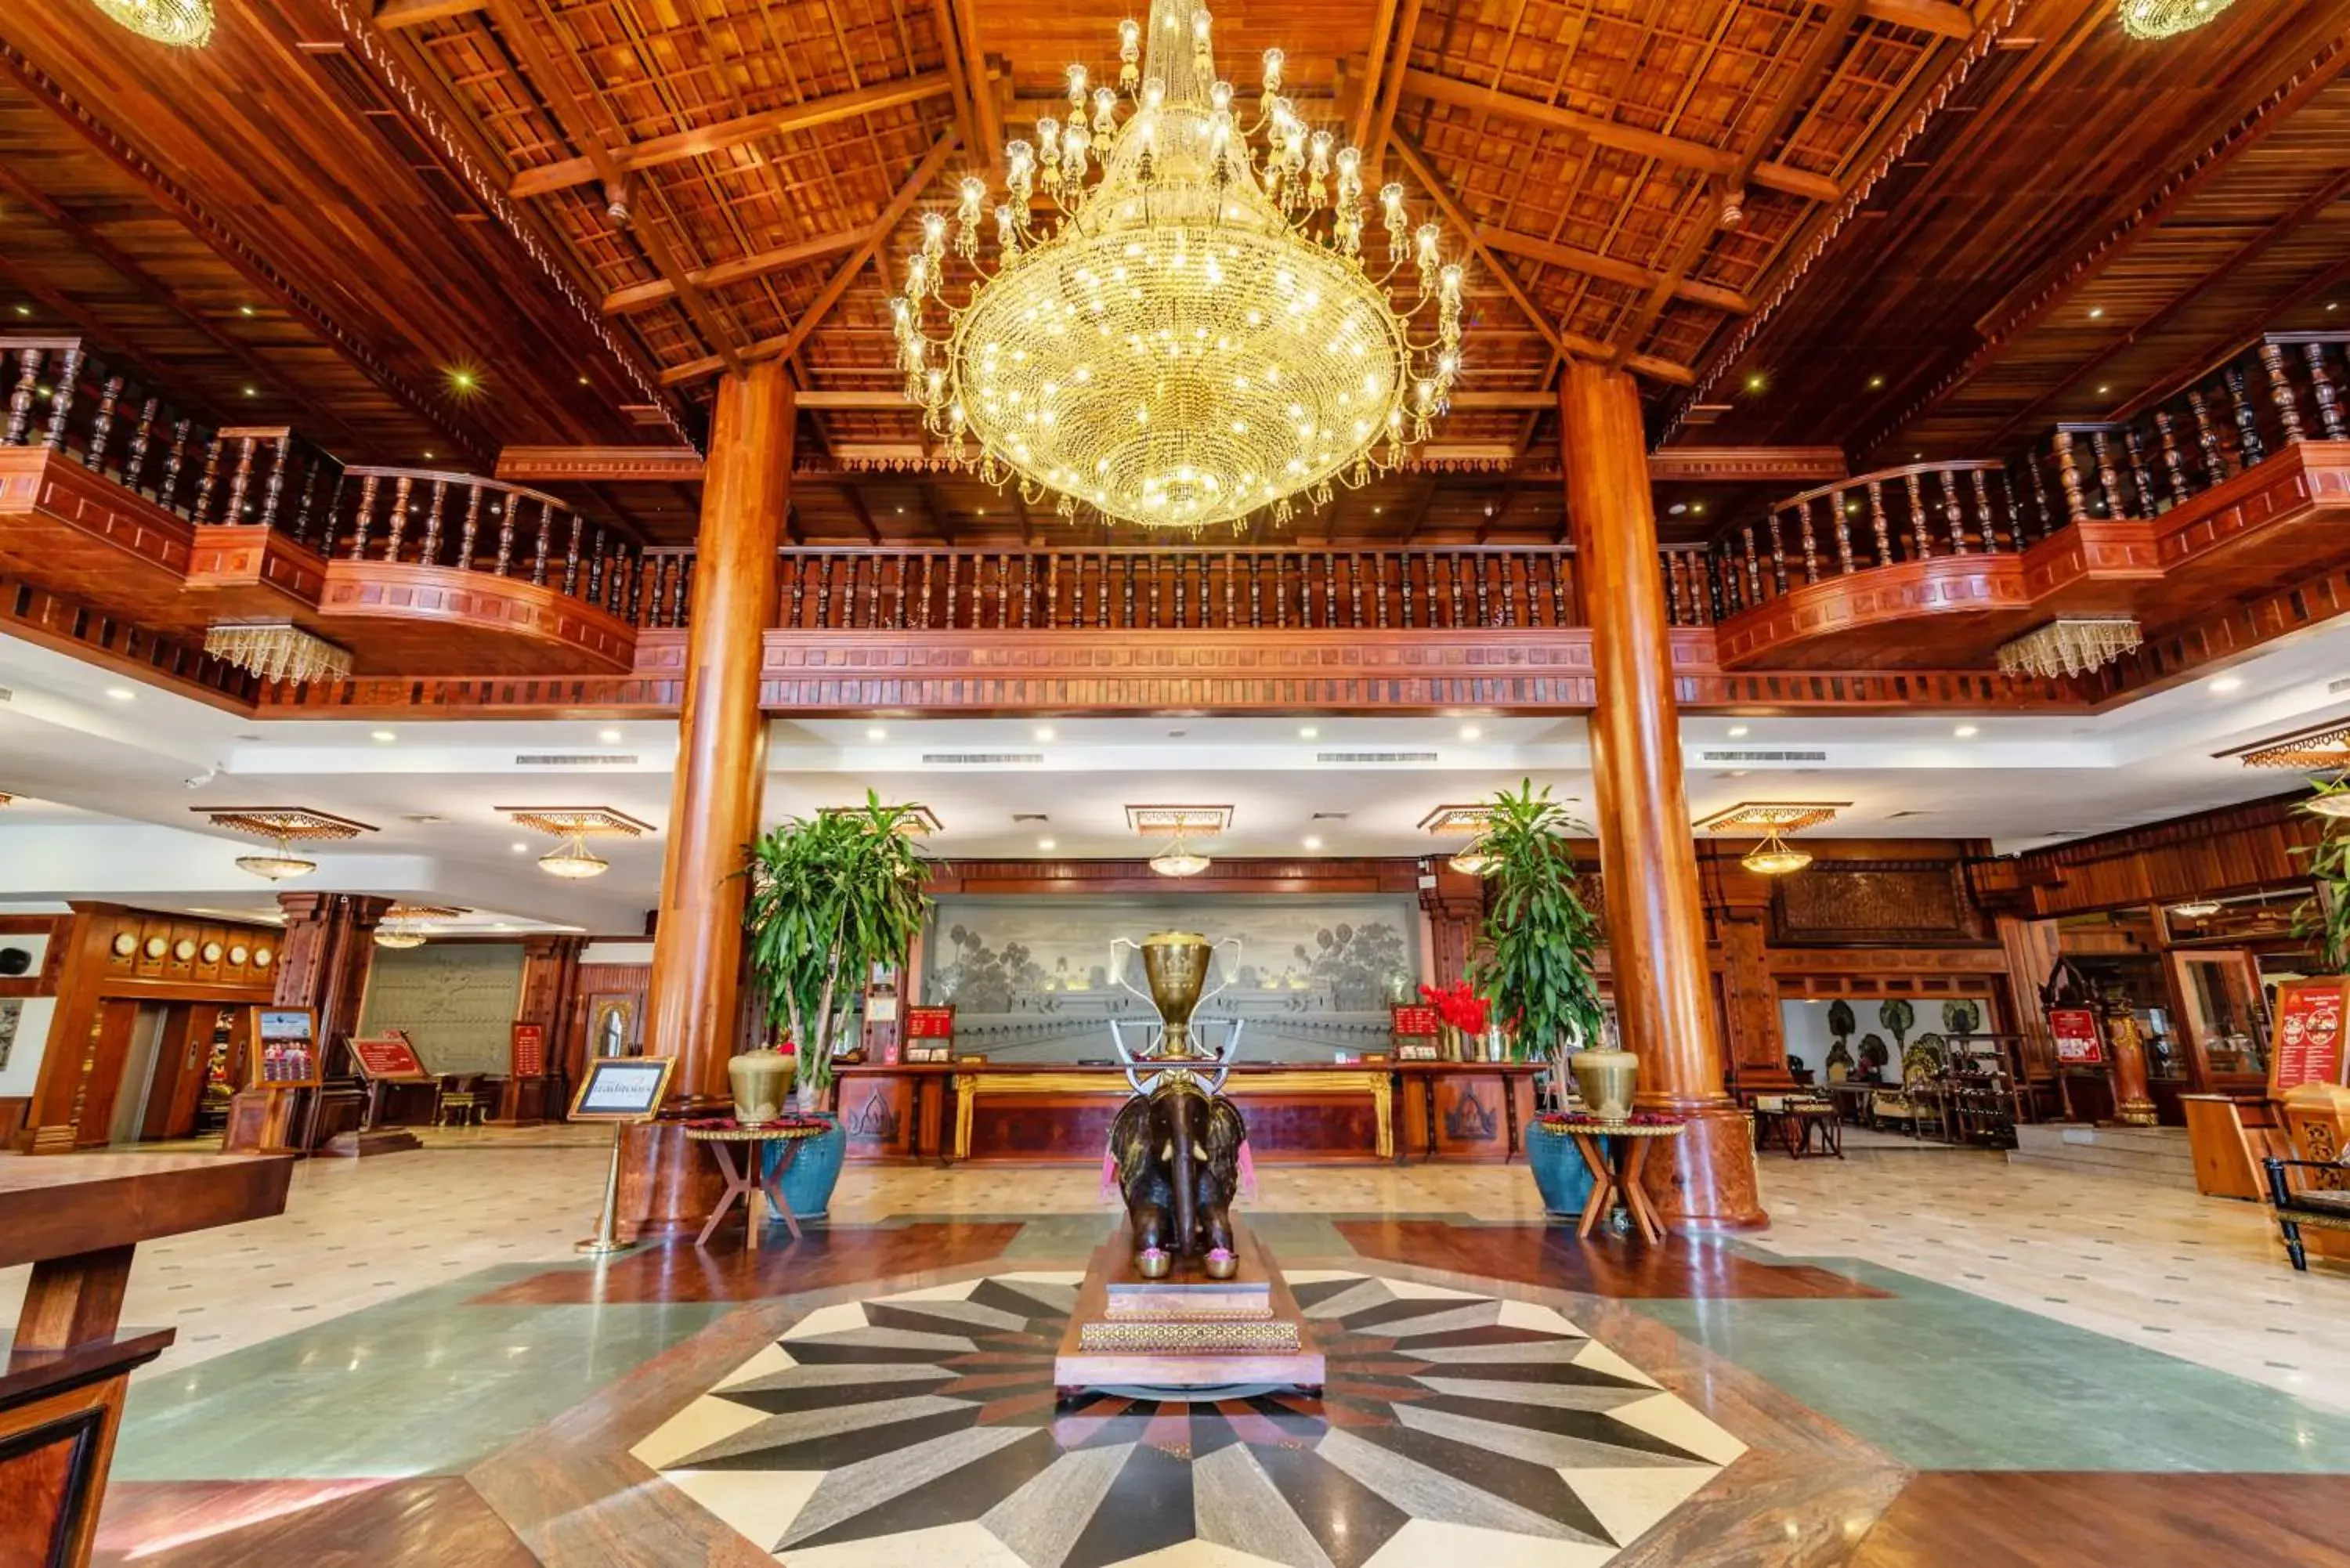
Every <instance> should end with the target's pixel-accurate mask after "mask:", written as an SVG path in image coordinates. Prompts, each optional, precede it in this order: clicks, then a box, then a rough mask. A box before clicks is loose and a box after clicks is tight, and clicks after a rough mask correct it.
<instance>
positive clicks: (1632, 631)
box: [1559, 359, 1768, 1227]
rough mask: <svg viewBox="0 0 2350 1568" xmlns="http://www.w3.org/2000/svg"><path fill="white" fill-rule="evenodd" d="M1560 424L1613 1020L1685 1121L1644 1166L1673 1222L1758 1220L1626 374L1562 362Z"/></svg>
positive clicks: (1646, 1088) (1646, 1083) (1649, 1081)
mask: <svg viewBox="0 0 2350 1568" xmlns="http://www.w3.org/2000/svg"><path fill="white" fill-rule="evenodd" d="M1559 417H1560V422H1561V438H1560V445H1561V447H1562V448H1563V450H1564V455H1565V467H1566V502H1567V510H1568V513H1569V514H1570V516H1571V517H1572V519H1573V524H1574V530H1575V579H1576V584H1577V587H1578V588H1579V589H1580V591H1581V594H1582V597H1583V602H1584V606H1585V610H1586V616H1587V617H1588V618H1589V620H1590V623H1591V661H1592V670H1593V673H1594V675H1595V676H1596V680H1597V683H1598V689H1599V691H1598V705H1597V706H1596V708H1595V709H1594V710H1593V711H1592V715H1591V772H1592V790H1593V795H1594V802H1593V804H1594V805H1595V807H1596V815H1597V817H1598V825H1597V826H1598V833H1599V863H1600V869H1601V871H1602V873H1603V874H1604V877H1605V879H1606V885H1607V945H1608V950H1609V953H1610V956H1611V958H1612V960H1613V967H1614V971H1615V985H1616V1006H1617V1017H1618V1019H1619V1021H1620V1023H1621V1025H1622V1030H1623V1041H1624V1046H1625V1048H1626V1049H1627V1050H1628V1051H1631V1052H1633V1053H1634V1054H1637V1055H1638V1057H1639V1058H1640V1092H1639V1102H1638V1103H1639V1105H1640V1106H1641V1108H1642V1109H1645V1110H1653V1111H1664V1112H1669V1113H1672V1114H1675V1115H1678V1116H1682V1117H1684V1118H1686V1119H1687V1121H1688V1130H1687V1131H1686V1132H1685V1133H1683V1135H1682V1136H1681V1137H1678V1138H1675V1139H1674V1140H1673V1141H1672V1143H1671V1144H1670V1145H1669V1147H1671V1148H1672V1150H1673V1158H1672V1159H1671V1160H1670V1161H1669V1162H1668V1161H1665V1160H1661V1159H1652V1160H1651V1161H1650V1162H1649V1165H1648V1175H1649V1185H1650V1187H1651V1189H1652V1191H1653V1194H1654V1196H1655V1198H1656V1199H1657V1204H1658V1209H1659V1212H1660V1213H1661V1214H1662V1215H1663V1216H1664V1217H1665V1219H1666V1220H1668V1221H1669V1222H1671V1223H1674V1224H1676V1225H1681V1226H1700V1227H1711V1226H1752V1225H1760V1224H1763V1222H1764V1221H1765V1220H1767V1218H1768V1216H1766V1215H1765V1214H1764V1213H1763V1204H1762V1199H1761V1198H1760V1196H1759V1195H1758V1194H1757V1192H1756V1190H1755V1177H1754V1147H1753V1139H1752V1136H1751V1134H1750V1132H1749V1130H1748V1125H1747V1121H1746V1117H1745V1116H1744V1115H1743V1114H1742V1112H1740V1111H1739V1109H1738V1108H1737V1106H1734V1105H1733V1104H1731V1099H1730V1096H1729V1095H1728V1094H1727V1093H1726V1092H1725V1089H1724V1085H1723V1072H1722V1055H1721V1039H1720V1037H1719V1035H1718V1033H1717V1032H1716V1030H1715V1026H1714V1012H1713V997H1712V986H1711V977H1710V976H1709V974H1708V972H1707V967H1706V950H1705V918H1704V907H1703V904H1702V903H1701V901H1700V895H1699V891H1698V879H1697V846H1696V845H1695V843H1694V842H1693V840H1692V838H1691V836H1690V819H1689V803H1688V799H1687V797H1686V795H1685V794H1684V793H1683V790H1682V786H1681V754H1680V715H1679V706H1678V704H1677V702H1676V701H1675V699H1674V695H1673V668H1672V647H1671V642H1670V639H1669V629H1668V628H1669V621H1668V618H1667V613H1666V605H1665V585H1664V575H1663V571H1662V568H1661V567H1660V566H1659V561H1658V556H1657V518H1656V511H1655V507H1654V504H1653V503H1652V501H1651V499H1650V497H1649V493H1648V443H1647V441H1646V438H1645V436H1644V434H1643V432H1642V430H1641V426H1640V399H1639V394H1638V391H1636V390H1635V389H1634V387H1633V384H1632V379H1631V377H1629V376H1627V375H1626V374H1624V373H1623V372H1621V371H1617V370H1607V369H1600V368H1599V367H1597V366H1595V365H1589V364H1586V363H1583V362H1581V361H1578V360H1574V359H1569V360H1568V361H1567V365H1566V370H1565V376H1564V378H1563V379H1562V380H1561V382H1560V385H1559Z"/></svg>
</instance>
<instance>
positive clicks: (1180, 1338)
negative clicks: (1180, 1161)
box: [1053, 1220, 1324, 1397]
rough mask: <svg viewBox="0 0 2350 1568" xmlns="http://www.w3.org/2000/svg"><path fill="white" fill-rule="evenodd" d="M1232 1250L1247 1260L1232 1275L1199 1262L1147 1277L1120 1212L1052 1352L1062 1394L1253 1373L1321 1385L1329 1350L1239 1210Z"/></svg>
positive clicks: (1189, 1383)
mask: <svg viewBox="0 0 2350 1568" xmlns="http://www.w3.org/2000/svg"><path fill="white" fill-rule="evenodd" d="M1232 1250H1233V1251H1234V1252H1235V1253H1236V1254H1238V1259H1239V1268H1238V1269H1237V1270H1236V1271H1235V1272H1234V1273H1233V1275H1232V1278H1231V1279H1229V1280H1212V1279H1210V1278H1209V1277H1208V1275H1207V1272H1206V1271H1205V1270H1204V1269H1203V1268H1201V1265H1200V1264H1199V1263H1197V1262H1183V1263H1180V1264H1179V1265H1178V1267H1177V1269H1176V1271H1175V1272H1173V1273H1171V1274H1170V1275H1169V1276H1168V1277H1167V1278H1165V1279H1163V1280H1146V1279H1144V1278H1142V1277H1141V1276H1140V1275H1139V1274H1138V1273H1136V1272H1134V1238H1133V1235H1132V1233H1131V1232H1130V1231H1129V1230H1128V1226H1127V1223H1126V1222H1125V1221H1123V1220H1121V1221H1119V1223H1118V1233H1117V1234H1116V1235H1114V1236H1112V1237H1111V1238H1110V1239H1109V1241H1107V1242H1105V1243H1104V1244H1103V1245H1102V1246H1100V1247H1099V1248H1097V1249H1096V1251H1095V1252H1094V1256H1093V1263H1092V1266H1091V1267H1089V1268H1087V1270H1086V1281H1085V1283H1084V1285H1083V1286H1081V1287H1080V1288H1079V1290H1078V1292H1077V1309H1076V1312H1074V1313H1072V1314H1069V1326H1068V1329H1067V1331H1066V1333H1065V1334H1062V1336H1061V1353H1060V1355H1057V1356H1055V1358H1054V1360H1053V1381H1054V1383H1055V1385H1057V1386H1059V1388H1060V1389H1061V1392H1062V1394H1063V1395H1064V1396H1065V1397H1066V1396H1067V1395H1070V1394H1074V1393H1076V1391H1078V1390H1080V1389H1086V1388H1124V1387H1142V1388H1222V1387H1228V1386H1232V1385H1235V1384H1250V1383H1271V1384H1281V1385H1288V1386H1295V1387H1299V1388H1304V1389H1306V1390H1308V1391H1311V1392H1317V1393H1318V1392H1319V1391H1320V1390H1321V1387H1322V1381H1323V1377H1324V1362H1323V1357H1322V1353H1321V1351H1319V1350H1317V1349H1316V1348H1315V1345H1314V1335H1313V1332H1312V1330H1311V1328H1310V1327H1309V1326H1308V1325H1307V1324H1306V1321H1305V1314H1304V1313H1303V1312H1301V1311H1299V1310H1298V1306H1297V1299H1296V1298H1295V1296H1293V1295H1291V1294H1290V1293H1289V1284H1288V1282H1287V1281H1285V1280H1284V1279H1283V1278H1282V1277H1281V1269H1280V1266H1279V1265H1278V1264H1276V1263H1275V1262H1274V1261H1273V1254H1272V1253H1270V1252H1268V1251H1265V1250H1264V1249H1263V1247H1261V1246H1259V1245H1258V1244H1257V1240H1256V1238H1255V1236H1253V1235H1252V1234H1251V1233H1250V1231H1249V1230H1248V1227H1247V1226H1245V1225H1243V1224H1242V1223H1241V1222H1240V1221H1239V1220H1234V1221H1233V1222H1232ZM1220 1341H1221V1342H1225V1343H1219V1342H1220Z"/></svg>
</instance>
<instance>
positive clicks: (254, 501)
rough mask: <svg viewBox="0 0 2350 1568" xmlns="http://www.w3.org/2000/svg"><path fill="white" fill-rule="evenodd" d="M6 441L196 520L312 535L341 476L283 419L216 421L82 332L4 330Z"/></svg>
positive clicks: (1, 417) (2, 432) (0, 356)
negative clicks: (114, 359) (178, 404)
mask: <svg viewBox="0 0 2350 1568" xmlns="http://www.w3.org/2000/svg"><path fill="white" fill-rule="evenodd" d="M0 388H5V398H6V403H5V410H6V411H5V414H0V446H33V447H44V448H47V450H49V451H51V452H57V453H58V454H59V455H61V456H65V457H69V458H71V459H73V460H74V461H75V462H79V463H80V464H82V465H83V466H84V467H86V468H88V469H89V470H90V471H92V472H96V473H100V474H104V475H105V476H106V477H108V478H109V479H111V480H114V481H115V482H116V483H120V484H121V485H123V486H124V487H126V488H128V489H130V490H134V491H137V492H138V493H140V494H141V495H144V496H146V497H147V498H148V499H150V500H151V501H153V502H155V503H156V504H158V505H160V506H161V507H163V508H164V509H165V510H166V511H169V512H172V513H175V514H178V515H179V516H181V517H183V518H185V519H187V520H188V521H189V522H191V523H196V524H259V525H261V526H264V527H267V528H274V529H276V530H278V531H280V532H282V533H285V534H288V535H292V536H294V537H295V538H296V539H299V540H304V541H305V542H307V537H306V535H307V534H308V533H309V532H311V531H312V530H314V529H317V528H318V527H320V526H322V525H323V523H322V519H323V509H324V505H325V496H326V495H327V494H328V493H331V492H332V491H333V490H334V488H335V486H336V485H337V484H338V483H339V482H340V479H341V473H342V468H341V465H340V464H339V463H338V462H336V461H335V460H334V459H333V458H332V457H329V456H328V455H327V454H326V453H325V452H321V451H319V450H318V449H317V448H316V447H314V446H312V445H311V444H310V443H309V442H307V441H304V440H303V439H302V438H301V437H299V436H296V434H295V433H294V432H293V431H290V430H288V429H286V428H285V427H283V426H259V425H249V426H224V427H220V428H217V429H215V428H213V427H210V426H207V425H204V424H203V423H202V422H200V421H197V420H195V419H193V418H192V417H190V416H189V415H188V414H186V413H185V412H184V411H182V410H179V409H177V408H175V407H173V406H172V404H171V403H170V402H169V401H168V400H166V399H164V398H163V397H162V396H161V394H159V393H157V392H155V391H153V390H151V389H148V388H146V387H144V386H142V385H140V383H139V382H138V381H137V380H136V379H134V378H132V377H130V376H129V375H126V374H124V373H123V372H120V371H119V370H116V369H113V368H112V367H110V366H109V365H108V364H107V363H106V362H105V361H104V360H103V359H101V358H99V357H98V356H96V355H94V354H92V353H91V352H90V351H89V350H88V348H87V347H86V346H85V345H84V344H83V343H82V341H81V340H80V339H79V338H76V337H0Z"/></svg>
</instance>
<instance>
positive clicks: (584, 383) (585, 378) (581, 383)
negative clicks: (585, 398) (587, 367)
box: [579, 376, 587, 387]
mask: <svg viewBox="0 0 2350 1568" xmlns="http://www.w3.org/2000/svg"><path fill="white" fill-rule="evenodd" d="M579 384H580V385H581V386H583V387H584V386H586V385H587V377H585V376H582V377H580V378H579Z"/></svg>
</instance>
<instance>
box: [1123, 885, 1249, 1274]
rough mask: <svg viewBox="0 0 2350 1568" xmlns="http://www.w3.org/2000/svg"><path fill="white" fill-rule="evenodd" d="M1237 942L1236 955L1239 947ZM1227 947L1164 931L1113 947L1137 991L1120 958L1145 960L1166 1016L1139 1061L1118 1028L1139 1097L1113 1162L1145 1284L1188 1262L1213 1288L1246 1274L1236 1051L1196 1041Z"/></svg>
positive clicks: (1126, 1112)
mask: <svg viewBox="0 0 2350 1568" xmlns="http://www.w3.org/2000/svg"><path fill="white" fill-rule="evenodd" d="M1230 940H1232V941H1233V943H1234V945H1235V946H1237V943H1238V939H1236V938H1235V939H1230ZM1218 945H1219V944H1214V943H1211V942H1210V941H1209V940H1208V939H1207V938H1205V937H1202V936H1199V935H1196V934H1194V933H1192V932H1190V931H1160V932H1159V933H1158V934H1157V935H1155V936H1149V937H1145V938H1144V939H1143V940H1140V941H1139V942H1136V941H1130V940H1128V939H1126V938H1124V937H1116V938H1113V939H1111V941H1110V945H1109V958H1110V972H1111V974H1113V975H1115V976H1116V977H1117V978H1118V983H1119V984H1120V985H1122V986H1125V987H1126V989H1128V991H1134V990H1135V988H1134V986H1133V985H1132V984H1131V983H1130V982H1129V981H1128V980H1127V979H1126V966H1125V963H1124V961H1123V960H1124V954H1123V953H1122V952H1121V951H1120V950H1121V949H1126V948H1131V949H1133V950H1135V951H1136V952H1138V953H1139V954H1140V955H1141V958H1142V974H1143V979H1144V980H1145V981H1147V982H1148V983H1149V987H1150V990H1149V1001H1150V1004H1151V1006H1153V1007H1154V1008H1156V1009H1158V1012H1159V1038H1158V1039H1157V1040H1156V1041H1154V1042H1153V1043H1151V1044H1150V1045H1149V1047H1148V1048H1146V1049H1145V1050H1144V1051H1142V1052H1141V1053H1139V1054H1137V1053H1134V1052H1130V1051H1128V1049H1127V1046H1126V1041H1125V1037H1124V1034H1123V1032H1122V1031H1121V1030H1120V1029H1119V1028H1118V1021H1117V1020H1116V1019H1112V1020H1111V1021H1110V1037H1111V1039H1112V1040H1113V1041H1115V1042H1116V1043H1117V1045H1118V1056H1119V1058H1120V1059H1121V1060H1122V1061H1123V1062H1124V1063H1125V1064H1126V1073H1127V1081H1128V1083H1129V1084H1131V1085H1133V1086H1134V1089H1135V1095H1134V1097H1133V1098H1132V1099H1130V1100H1128V1102H1127V1103H1126V1105H1125V1106H1124V1107H1123V1108H1122V1109H1121V1110H1120V1111H1119V1112H1118V1119H1117V1121H1116V1122H1115V1123H1113V1124H1112V1125H1111V1127H1110V1134H1109V1157H1110V1163H1111V1168H1113V1169H1114V1170H1115V1172H1116V1173H1117V1177H1118V1189H1119V1190H1120V1191H1121V1192H1122V1193H1123V1194H1124V1196H1125V1199H1126V1208H1127V1220H1128V1227H1129V1229H1130V1231H1131V1233H1132V1238H1133V1243H1134V1272H1135V1274H1136V1275H1137V1276H1138V1277H1139V1278H1140V1279H1144V1280H1163V1279H1166V1278H1168V1277H1169V1276H1170V1274H1172V1273H1174V1272H1176V1271H1177V1270H1178V1269H1179V1268H1180V1267H1182V1266H1184V1265H1185V1264H1186V1263H1187V1262H1188V1263H1196V1264H1197V1265H1198V1267H1199V1268H1200V1269H1201V1270H1202V1271H1203V1272H1205V1273H1206V1275H1207V1276H1208V1277H1209V1278H1210V1279H1213V1280H1229V1279H1231V1278H1232V1276H1233V1274H1234V1272H1236V1270H1237V1268H1238V1266H1239V1253H1238V1249H1237V1247H1236V1246H1235V1242H1234V1233H1233V1231H1232V1218H1231V1213H1230V1210H1231V1205H1232V1198H1233V1195H1234V1193H1235V1192H1236V1191H1237V1190H1238V1189H1239V1185H1240V1151H1241V1146H1242V1144H1243V1142H1244V1141H1245V1140H1246V1138H1247V1136H1248V1133H1247V1128H1246V1127H1245V1126H1244V1125H1243V1121H1242V1118H1241V1114H1240V1111H1239V1109H1238V1107H1236V1106H1233V1104H1232V1101H1230V1100H1228V1099H1226V1098H1225V1097H1224V1096H1223V1094H1222V1089H1223V1084H1224V1077H1225V1075H1226V1074H1228V1073H1229V1072H1230V1071H1231V1070H1232V1062H1231V1055H1232V1051H1231V1047H1230V1046H1229V1045H1227V1047H1226V1050H1225V1053H1224V1054H1223V1055H1222V1056H1219V1055H1217V1054H1215V1053H1213V1052H1211V1051H1208V1050H1206V1049H1203V1048H1202V1047H1201V1045H1200V1044H1198V1043H1197V1042H1196V1041H1194V1040H1193V1039H1192V1038H1191V1017H1192V1014H1193V1013H1194V1012H1196V1011H1197V1010H1198V1008H1199V1006H1200V1003H1201V1002H1202V1001H1203V1000H1205V996H1203V994H1202V992H1205V993H1206V995H1213V994H1214V992H1208V991H1207V990H1206V988H1207V983H1208V971H1209V968H1210V966H1211V964H1212V962H1213V961H1214V959H1215V954H1216V948H1217V946H1218ZM1235 967H1237V966H1235ZM1216 989H1217V990H1219V991H1221V990H1222V986H1219V987H1217V988H1216ZM1135 994H1137V995H1138V996H1139V995H1142V994H1144V993H1143V992H1139V991H1136V992H1135Z"/></svg>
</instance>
